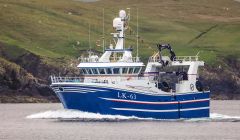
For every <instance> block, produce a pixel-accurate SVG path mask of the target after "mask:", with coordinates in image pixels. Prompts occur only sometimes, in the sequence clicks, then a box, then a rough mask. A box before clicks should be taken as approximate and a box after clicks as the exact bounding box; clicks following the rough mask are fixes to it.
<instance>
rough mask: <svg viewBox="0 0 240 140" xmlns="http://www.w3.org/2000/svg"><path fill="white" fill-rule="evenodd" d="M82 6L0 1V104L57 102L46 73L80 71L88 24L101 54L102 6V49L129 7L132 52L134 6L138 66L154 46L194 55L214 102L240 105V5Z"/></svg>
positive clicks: (132, 2) (227, 1)
mask: <svg viewBox="0 0 240 140" xmlns="http://www.w3.org/2000/svg"><path fill="white" fill-rule="evenodd" d="M81 1H87V0H0V102H46V101H57V98H56V97H55V95H54V94H53V91H52V90H51V89H50V88H49V86H48V85H49V75H52V74H55V75H70V76H71V75H76V74H78V73H79V72H78V69H76V67H75V66H76V64H78V60H77V58H78V57H79V56H81V55H82V54H84V53H86V50H87V49H89V43H88V31H89V29H88V28H89V24H90V26H91V47H92V48H93V49H95V50H96V51H102V48H101V47H97V46H96V41H100V42H101V38H102V16H103V8H104V11H105V15H104V16H105V40H106V42H107V43H106V44H108V45H109V43H110V42H112V43H113V41H111V39H112V36H111V35H110V33H112V32H115V31H114V30H113V28H112V20H113V18H114V17H116V15H118V11H119V10H120V9H126V8H131V21H130V28H129V29H130V30H131V32H130V30H128V31H127V32H126V33H127V42H126V45H127V47H128V46H133V47H134V46H136V13H137V8H138V9H139V35H140V45H139V48H140V51H139V52H140V56H141V58H142V60H143V61H144V62H146V61H147V59H148V57H149V56H150V55H152V54H153V53H154V52H155V51H157V49H156V44H157V43H169V44H171V45H172V46H173V49H174V50H175V52H176V54H177V55H195V54H197V53H198V52H200V57H201V59H203V60H205V61H206V63H207V66H206V67H205V68H204V69H202V70H201V75H200V76H202V75H204V76H202V77H203V78H205V79H202V80H203V82H204V83H205V84H206V85H209V86H210V87H211V91H212V93H213V94H212V97H214V98H218V99H240V90H239V89H240V76H239V75H240V71H239V69H240V10H239V9H240V2H237V1H234V0H201V1H199V0H118V1H117V0H99V1H96V2H81ZM91 1H92V0H91ZM130 33H132V34H130ZM106 47H107V46H106ZM134 53H136V50H135V51H134ZM1 66H2V67H1ZM216 66H217V67H216ZM24 75H31V76H32V78H31V77H29V76H24Z"/></svg>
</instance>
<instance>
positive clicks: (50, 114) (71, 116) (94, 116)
mask: <svg viewBox="0 0 240 140" xmlns="http://www.w3.org/2000/svg"><path fill="white" fill-rule="evenodd" d="M26 118H28V119H61V120H86V121H91V120H98V121H107V120H110V121H111V120H112V121H118V120H152V118H138V117H135V116H131V117H128V116H122V115H102V114H99V113H89V112H83V111H77V110H66V109H61V110H54V111H53V110H49V111H45V112H40V113H36V114H32V115H29V116H27V117H26Z"/></svg>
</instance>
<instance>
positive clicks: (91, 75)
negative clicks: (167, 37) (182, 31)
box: [51, 10, 210, 119]
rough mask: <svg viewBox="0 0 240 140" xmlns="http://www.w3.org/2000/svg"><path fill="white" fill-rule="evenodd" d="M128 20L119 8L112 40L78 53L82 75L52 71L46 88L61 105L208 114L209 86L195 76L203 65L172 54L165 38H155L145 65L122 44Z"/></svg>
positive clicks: (170, 115) (169, 115) (157, 114)
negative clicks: (98, 48) (153, 50)
mask: <svg viewBox="0 0 240 140" xmlns="http://www.w3.org/2000/svg"><path fill="white" fill-rule="evenodd" d="M128 21H129V14H127V12H126V11H125V10H120V11H119V16H118V17H116V18H114V20H113V27H114V29H115V30H116V33H112V35H113V38H114V39H115V40H116V43H115V44H110V45H109V46H108V47H106V48H105V50H104V53H103V54H102V55H101V56H98V55H96V54H94V53H89V55H88V56H86V57H82V58H81V59H80V63H79V65H78V66H77V67H78V68H79V72H80V75H81V76H78V77H60V76H58V77H57V76H51V82H52V83H51V88H52V89H53V91H54V92H55V93H56V95H57V96H58V98H59V99H60V101H61V103H62V104H63V106H64V108H65V109H76V110H80V111H84V112H92V113H100V114H108V115H123V116H136V117H141V118H155V119H180V118H201V117H209V111H210V107H209V106H210V97H209V95H210V91H209V90H208V89H206V88H205V87H204V86H203V84H202V82H201V81H200V80H199V76H198V69H199V67H200V66H204V62H203V61H201V60H199V56H198V55H196V56H176V54H175V52H174V51H173V49H172V47H171V46H170V45H169V44H157V45H156V48H157V49H158V51H157V52H156V53H154V54H153V55H152V56H150V57H149V60H148V63H147V64H146V65H144V63H143V62H142V61H141V59H140V57H139V56H138V53H137V56H136V57H133V54H132V52H133V49H132V48H127V47H126V46H125V30H127V25H128ZM137 38H138V37H137ZM164 50H167V51H169V55H163V53H162V52H163V51H164ZM137 51H138V50H137ZM144 68H145V69H144Z"/></svg>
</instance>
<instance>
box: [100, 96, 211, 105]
mask: <svg viewBox="0 0 240 140" xmlns="http://www.w3.org/2000/svg"><path fill="white" fill-rule="evenodd" d="M99 98H101V99H104V100H108V101H113V102H126V103H135V104H156V105H157V104H178V101H174V102H147V101H133V100H123V99H113V98H102V97H99ZM209 100H210V99H209V98H207V99H199V100H189V101H180V103H181V104H183V103H192V102H204V101H209Z"/></svg>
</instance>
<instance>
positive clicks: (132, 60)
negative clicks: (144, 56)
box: [79, 57, 141, 63]
mask: <svg viewBox="0 0 240 140" xmlns="http://www.w3.org/2000/svg"><path fill="white" fill-rule="evenodd" d="M121 59H122V57H110V58H109V61H110V62H118V61H121ZM79 60H80V62H81V63H86V62H99V58H98V57H95V58H89V57H82V58H79ZM123 62H141V61H140V58H139V57H132V58H130V59H128V60H123Z"/></svg>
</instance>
